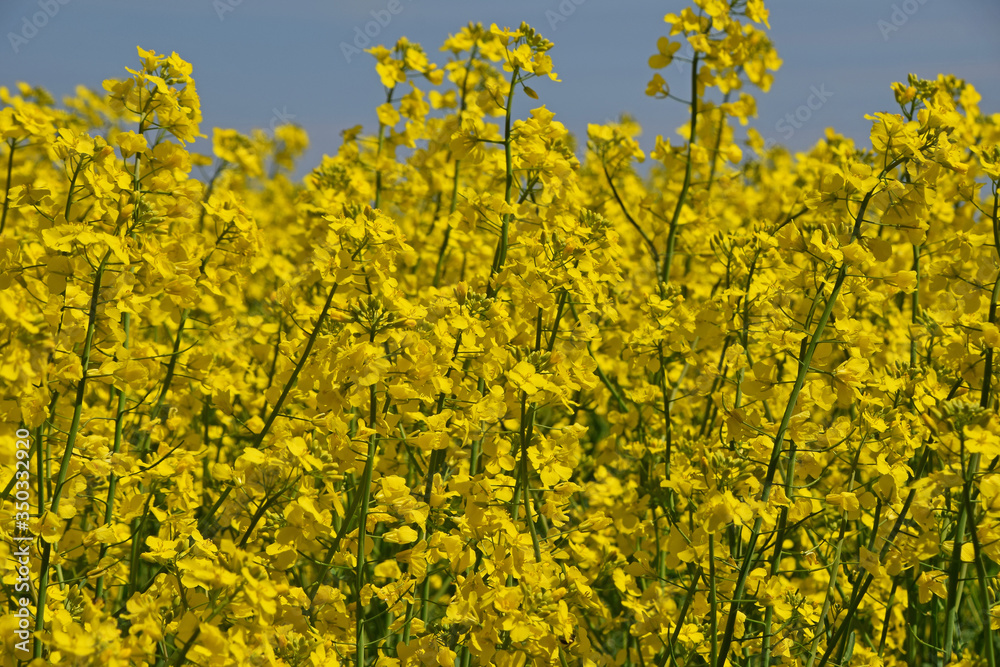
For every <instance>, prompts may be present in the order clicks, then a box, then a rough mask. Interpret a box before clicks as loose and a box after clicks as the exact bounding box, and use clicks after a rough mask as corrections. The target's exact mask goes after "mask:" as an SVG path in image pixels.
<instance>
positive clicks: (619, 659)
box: [0, 0, 1000, 667]
mask: <svg viewBox="0 0 1000 667" xmlns="http://www.w3.org/2000/svg"><path fill="white" fill-rule="evenodd" d="M695 5H696V6H695V7H694V8H684V9H682V10H680V11H679V13H677V14H669V15H667V17H666V22H667V23H669V24H670V29H669V33H670V35H669V36H664V37H661V38H660V39H659V40H658V41H657V43H656V54H655V55H653V56H652V58H650V59H649V63H648V64H649V66H650V67H652V68H654V69H663V68H664V67H666V66H667V65H668V64H670V63H671V62H672V60H673V59H674V58H675V57H681V56H680V55H678V54H679V53H681V47H682V45H683V44H684V43H685V42H686V44H687V45H688V46H689V47H690V49H685V50H684V52H685V53H692V54H693V55H692V56H691V59H692V60H693V61H694V62H693V64H694V65H695V67H692V68H691V69H692V72H691V78H690V80H689V81H687V82H680V84H681V85H679V86H675V88H677V89H683V90H690V91H691V93H692V94H693V95H694V98H693V99H691V100H688V102H689V109H690V117H689V120H688V122H686V123H685V125H684V126H682V127H681V128H679V130H678V137H679V138H675V139H674V140H670V139H666V138H664V137H657V138H656V140H655V142H654V147H653V148H652V150H651V151H650V152H649V154H648V158H649V159H650V160H652V161H653V162H654V168H653V169H652V170H651V173H650V175H649V176H648V177H645V178H643V177H640V175H639V174H638V173H637V172H636V170H635V164H636V163H637V162H641V161H644V160H645V159H646V158H647V154H646V152H645V151H644V150H643V149H642V147H641V146H640V144H639V141H638V139H637V137H638V136H639V133H640V128H639V126H638V124H637V123H635V122H634V121H633V120H632V119H631V118H629V117H623V118H621V119H620V120H619V121H618V122H614V123H606V124H603V125H596V124H594V125H590V126H588V134H587V137H586V142H585V143H583V142H581V144H580V145H579V150H577V148H578V145H577V142H576V139H575V138H574V137H572V136H571V135H570V134H569V133H568V131H567V130H566V128H565V126H564V125H563V124H562V123H561V122H559V121H558V120H556V118H557V115H556V112H555V111H553V110H550V109H549V108H548V106H547V105H545V104H543V103H541V102H535V101H532V102H531V103H530V104H528V105H527V106H524V104H522V103H523V102H526V100H524V99H523V98H522V97H521V95H522V94H524V95H525V96H526V97H528V98H532V99H534V98H537V96H538V94H537V93H536V92H535V91H534V90H533V89H531V88H530V87H529V86H528V85H527V83H528V82H529V81H530V80H531V79H532V78H534V77H538V76H547V77H549V78H551V79H553V80H558V79H557V76H556V74H555V73H554V71H553V61H552V58H551V56H550V54H549V51H550V50H551V48H552V43H551V42H549V41H548V40H547V39H545V38H544V37H542V36H541V35H540V34H538V32H537V31H535V30H534V29H533V28H531V26H528V25H527V24H522V25H521V26H519V27H518V28H517V29H509V28H499V27H497V26H495V25H493V26H491V27H489V28H484V27H483V26H482V25H469V26H467V27H465V28H463V29H462V30H460V31H459V32H458V33H457V34H455V35H453V36H452V37H450V38H449V39H448V40H447V41H446V42H445V45H444V47H443V48H442V51H443V52H444V54H445V56H446V57H447V58H448V62H447V63H445V64H444V65H442V66H439V65H437V64H436V63H434V62H432V61H431V57H430V56H429V55H428V53H427V52H425V51H424V50H423V49H422V48H421V47H420V46H419V45H417V44H413V43H411V42H409V41H408V40H406V39H405V38H404V39H401V40H400V41H399V42H397V43H396V44H395V45H393V46H392V47H391V48H389V47H384V46H378V47H374V48H372V49H370V50H369V53H370V54H371V55H372V56H373V58H374V60H375V69H376V75H377V76H378V77H379V78H380V80H381V81H382V83H383V85H384V86H385V88H386V97H385V99H384V100H378V101H376V103H375V104H373V107H374V108H375V113H374V115H373V123H372V128H373V132H372V133H371V134H367V133H365V132H364V129H363V128H362V127H360V126H359V127H355V128H352V129H350V130H346V131H345V132H344V133H343V143H342V145H341V146H340V147H339V149H338V150H337V151H336V153H335V154H333V155H328V156H324V158H323V159H322V161H321V163H320V164H319V165H318V166H317V167H316V168H315V169H314V170H313V171H312V172H311V173H310V174H309V175H308V176H307V177H306V178H305V179H304V181H303V182H302V183H295V182H292V180H291V179H290V178H289V177H288V172H289V171H290V170H291V169H292V168H293V166H294V160H295V159H296V158H297V157H298V156H299V155H301V153H302V152H303V151H304V150H305V149H306V147H307V146H308V136H307V135H306V133H305V132H304V131H303V130H302V129H301V128H298V127H295V126H292V125H285V126H281V127H277V128H273V134H272V135H269V134H267V133H264V132H262V131H257V132H253V133H251V134H250V135H249V136H247V135H243V134H240V133H238V132H235V131H233V130H225V129H215V130H213V133H212V151H211V153H212V155H211V156H208V155H196V154H192V153H191V152H190V151H189V149H188V148H187V146H186V144H187V143H188V142H190V141H192V140H193V139H194V138H196V137H199V136H202V135H201V129H200V127H199V124H200V120H201V113H200V106H199V102H198V96H197V92H196V90H195V84H194V80H193V78H192V74H193V68H192V66H191V65H190V64H189V63H186V62H184V61H183V60H181V58H180V57H179V56H177V54H173V55H171V56H165V55H158V54H156V53H155V52H152V51H146V50H143V49H139V59H140V62H141V64H140V66H139V67H138V69H135V70H132V69H129V70H128V72H129V74H130V76H129V77H128V78H126V79H123V80H120V81H107V82H105V84H104V89H105V91H106V92H107V93H108V94H107V96H106V97H104V98H102V97H100V96H99V95H97V94H95V93H93V92H90V91H86V90H82V89H81V90H79V91H78V94H77V96H76V97H75V98H73V99H71V100H68V101H67V103H66V105H65V108H58V107H56V106H55V105H54V104H53V100H52V99H51V98H50V97H49V96H48V95H47V93H45V92H44V91H41V90H39V89H33V88H31V87H29V86H27V85H24V86H20V87H19V88H18V90H17V91H16V92H12V91H9V90H7V89H0V102H2V104H3V106H2V108H0V138H2V140H3V143H2V145H3V148H2V150H0V164H3V165H9V167H8V168H7V169H6V170H5V171H0V174H2V178H3V182H4V199H3V204H2V206H3V208H2V213H0V215H2V216H3V217H2V223H0V268H2V272H0V311H2V312H3V314H4V318H3V321H2V323H0V345H3V346H4V356H3V359H2V360H0V382H2V384H0V387H2V391H3V393H2V395H0V417H2V419H3V420H4V422H5V424H7V425H8V426H9V427H10V428H9V429H8V430H9V431H10V432H12V433H16V435H17V438H18V440H19V441H23V442H24V443H25V444H24V445H20V444H19V445H17V447H10V448H5V449H4V450H3V452H2V453H0V458H2V459H3V463H4V465H5V470H11V471H13V472H14V475H13V476H12V477H11V479H10V483H9V484H8V485H7V486H6V490H5V491H4V495H3V506H2V508H0V515H2V516H3V517H4V518H5V519H6V520H5V521H4V522H2V525H0V533H2V534H3V535H2V536H3V538H4V539H3V540H0V543H2V546H0V552H2V555H3V556H4V557H6V558H8V559H12V560H13V561H14V562H17V561H16V557H17V556H16V553H15V549H17V548H18V547H17V546H16V545H18V544H21V542H18V541H16V540H14V539H12V537H13V536H14V528H13V526H15V525H16V523H15V518H14V517H15V516H16V515H18V513H21V512H24V510H23V509H21V508H20V506H19V503H21V502H24V501H22V500H21V498H22V496H23V495H24V493H26V492H27V493H28V495H29V497H30V499H31V503H30V507H31V512H30V516H28V517H27V519H28V520H27V521H26V523H27V529H28V530H30V531H31V533H32V534H33V535H35V536H36V539H34V541H33V542H32V548H33V553H34V554H35V556H34V557H33V560H32V561H31V565H30V566H29V570H30V577H28V579H30V581H31V582H32V584H31V587H29V588H28V589H27V590H28V592H27V593H25V591H23V590H22V589H21V588H17V587H18V586H20V585H22V584H21V582H22V580H26V579H25V577H24V576H22V575H20V574H19V573H18V571H17V570H16V569H8V570H5V572H4V574H3V581H2V583H3V589H4V592H5V594H6V595H7V596H8V597H7V598H6V599H7V600H8V602H11V604H10V605H9V606H10V607H11V608H13V607H14V606H15V605H16V604H18V603H17V602H16V601H17V598H18V597H19V596H20V595H21V594H22V593H25V594H30V596H31V603H32V604H33V605H34V604H36V603H37V604H38V611H39V614H38V617H37V618H38V619H39V620H38V621H37V622H38V627H39V633H38V637H39V639H40V641H39V643H38V644H37V651H38V654H37V656H38V658H39V661H38V662H37V663H36V664H41V662H42V661H48V662H52V663H66V664H80V665H83V664H97V663H101V664H104V663H107V664H114V665H117V664H121V665H125V664H153V663H160V664H188V663H190V664H213V665H250V664H259V663H263V662H267V663H268V664H274V665H327V664H330V665H338V664H342V663H343V664H351V663H360V664H362V665H387V666H390V665H391V666H396V665H399V666H402V665H417V664H420V665H442V666H448V667H451V666H453V665H461V667H467V666H469V665H489V664H496V665H511V666H516V665H526V664H539V665H543V664H544V665H566V666H567V667H568V666H569V665H588V666H589V665H607V666H611V665H625V664H628V665H666V664H671V665H692V666H693V665H704V664H706V663H710V664H711V665H712V667H725V665H726V664H730V665H737V664H738V665H750V664H761V665H764V666H765V667H766V666H767V665H769V664H773V665H777V664H788V665H808V666H810V667H825V666H826V665H830V664H869V663H871V664H882V665H905V664H922V663H925V662H926V663H934V664H938V663H942V664H944V663H956V664H957V663H961V664H970V665H971V664H987V661H986V660H985V657H983V656H985V655H986V653H987V652H988V651H989V650H994V651H995V650H996V648H997V647H996V643H995V640H994V638H993V637H992V635H990V634H989V631H988V630H987V629H988V628H993V629H996V628H997V627H998V623H1000V621H998V618H1000V617H998V612H997V601H996V591H997V587H998V579H997V563H998V562H1000V475H998V473H997V470H996V465H997V457H998V456H1000V438H998V436H997V433H998V432H1000V422H998V418H997V413H996V406H997V400H998V398H997V394H998V385H1000V382H998V381H997V367H998V366H1000V361H998V360H997V359H996V348H997V347H998V346H1000V333H998V332H1000V329H998V326H1000V321H998V307H1000V287H998V285H1000V282H998V279H1000V276H998V273H1000V256H998V254H997V248H998V246H1000V223H998V219H997V210H998V209H997V202H998V197H1000V195H998V194H997V188H998V181H1000V168H998V164H1000V148H998V142H1000V132H998V131H997V124H996V122H995V118H991V117H987V116H984V115H983V114H982V113H980V111H979V110H978V107H977V104H978V102H979V101H980V97H979V95H978V93H976V91H975V90H974V89H973V88H972V87H971V86H969V85H967V84H965V83H964V82H962V81H959V80H957V79H955V78H954V77H948V76H941V77H939V78H938V79H936V80H932V81H928V80H921V79H918V78H916V77H912V76H911V77H910V79H909V80H908V81H907V82H906V83H905V84H903V83H899V84H896V85H895V86H893V90H894V92H895V93H896V99H897V102H898V103H899V105H900V109H899V113H886V112H880V113H876V114H873V115H872V116H870V117H869V119H870V120H871V121H872V130H871V142H872V149H871V150H870V151H859V150H857V149H856V147H855V146H854V144H853V142H852V141H851V140H849V139H847V138H845V137H842V136H840V135H837V134H836V133H834V132H833V131H832V130H830V131H828V132H827V133H826V135H825V137H824V138H823V139H821V140H820V141H819V142H818V143H817V144H816V145H815V146H814V147H813V149H811V150H810V151H808V152H806V153H804V154H802V155H800V156H799V157H797V158H795V159H793V158H792V157H791V156H790V155H788V153H787V152H785V151H784V150H782V149H771V150H765V147H764V146H763V141H762V140H761V138H760V135H759V133H756V132H755V131H754V130H753V129H751V130H750V139H749V141H748V142H747V146H748V147H750V148H753V149H754V151H755V152H756V153H757V154H758V158H757V159H753V160H745V161H743V157H744V151H743V149H742V147H741V146H740V145H739V144H738V143H737V142H736V141H735V139H734V128H733V125H734V121H733V119H736V120H737V121H739V122H740V123H748V122H749V119H750V118H752V117H753V116H754V115H755V110H756V102H755V100H754V98H753V97H752V96H751V95H750V94H749V93H747V92H746V91H745V90H744V86H745V84H747V83H752V84H754V85H755V86H757V87H758V88H760V89H761V90H764V91H766V90H767V88H768V87H769V85H770V82H771V80H772V76H773V75H772V72H773V71H774V70H776V69H777V68H778V67H779V66H780V64H781V63H780V59H779V58H778V56H777V54H776V52H775V51H774V48H773V47H772V45H771V44H770V42H769V41H768V39H767V36H766V34H765V33H764V32H762V31H761V30H760V29H759V28H758V27H757V25H760V24H762V25H765V26H766V25H767V24H768V20H769V16H768V11H767V9H766V8H765V7H764V4H763V2H761V1H760V0H748V1H747V2H744V3H735V4H734V3H728V2H723V1H721V0H698V1H697V2H696V3H695ZM713 87H714V88H718V89H719V91H721V93H722V95H723V96H726V99H725V101H723V102H721V103H713V102H711V101H710V100H709V98H711V97H712V95H711V94H710V92H709V91H708V89H709V88H713ZM646 92H647V94H649V95H651V96H655V97H661V98H665V97H673V95H672V94H671V93H670V88H669V87H668V85H667V80H666V79H665V78H664V75H662V74H659V73H655V74H654V75H653V79H652V81H651V82H650V85H649V87H648V88H647V91H646ZM401 147H403V148H405V149H406V150H405V151H403V150H397V149H400V148H401ZM404 156H405V157H404ZM741 161H743V162H742V164H741ZM195 166H198V167H209V168H208V169H206V170H205V171H204V174H205V175H204V177H203V180H198V179H196V178H194V177H192V173H191V172H192V168H193V167H195ZM19 429H20V430H19ZM25 434H26V435H25ZM18 452H24V454H21V453H18ZM25 466H27V467H28V468H27V470H25ZM22 472H25V473H30V475H28V474H26V475H24V476H23V477H24V479H27V478H28V477H30V478H31V480H33V481H31V483H30V484H29V483H28V482H27V481H23V480H22V476H19V475H20V474H21V473H22ZM39 482H41V483H40V484H39ZM19 494H20V495H19ZM20 520H21V519H17V521H20ZM18 530H21V529H20V528H19V529H18ZM12 545H14V546H12ZM32 609H34V607H32ZM12 621H13V622H12ZM34 622H35V621H34V620H32V624H33V623H34ZM18 623H19V621H18V619H17V618H15V617H14V616H12V615H10V614H9V613H8V615H6V616H4V617H2V618H0V630H3V632H4V633H5V635H4V642H3V644H2V645H0V660H2V661H3V664H14V661H15V659H18V658H30V657H31V656H30V655H28V656H26V655H24V653H23V652H19V650H18V647H17V645H16V643H15V642H12V641H10V638H11V637H14V636H15V635H14V631H15V629H16V627H19V626H18ZM32 629H34V625H32ZM29 644H30V642H29ZM946 651H950V654H948V655H945V652H946ZM980 658H982V659H980ZM976 660H980V662H979V663H976V662H975V661H976ZM914 661H915V662H914Z"/></svg>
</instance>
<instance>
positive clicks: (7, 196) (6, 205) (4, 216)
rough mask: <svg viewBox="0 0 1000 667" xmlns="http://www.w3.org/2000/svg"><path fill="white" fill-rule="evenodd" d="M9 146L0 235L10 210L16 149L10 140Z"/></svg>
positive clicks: (0, 214)
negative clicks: (11, 180) (11, 181)
mask: <svg viewBox="0 0 1000 667" xmlns="http://www.w3.org/2000/svg"><path fill="white" fill-rule="evenodd" d="M9 145H10V152H8V153H7V180H6V181H5V182H4V192H3V212H2V213H0V234H3V230H4V227H5V226H6V225H7V210H8V209H9V208H10V179H11V176H12V175H13V173H14V149H15V148H17V142H16V141H14V140H13V139H11V140H10V144H9Z"/></svg>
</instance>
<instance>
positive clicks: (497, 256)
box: [486, 65, 521, 299]
mask: <svg viewBox="0 0 1000 667" xmlns="http://www.w3.org/2000/svg"><path fill="white" fill-rule="evenodd" d="M520 71H521V70H520V68H519V67H518V66H517V65H515V66H514V71H513V72H512V73H511V75H510V88H509V90H508V91H507V110H506V116H505V119H504V130H503V148H504V164H505V172H506V178H505V185H504V195H503V200H504V202H505V203H506V204H507V205H508V206H509V205H510V192H511V189H512V188H513V186H514V159H513V154H512V153H513V151H512V148H511V143H512V142H511V136H510V124H511V111H512V110H513V106H514V86H515V85H516V84H517V75H518V73H519V72H520ZM509 242H510V213H504V214H503V218H502V222H501V226H500V240H499V242H498V243H497V248H496V251H495V252H494V255H493V266H491V267H490V280H489V286H488V287H487V288H486V298H488V299H492V298H493V297H495V296H496V294H497V292H498V291H499V289H500V288H499V286H497V284H496V283H494V282H493V278H494V276H496V274H498V273H499V272H500V270H501V269H502V268H503V265H504V263H505V262H506V261H507V246H508V244H509Z"/></svg>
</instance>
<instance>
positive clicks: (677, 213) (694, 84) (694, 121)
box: [660, 53, 700, 284]
mask: <svg viewBox="0 0 1000 667" xmlns="http://www.w3.org/2000/svg"><path fill="white" fill-rule="evenodd" d="M699 55H700V54H698V53H695V54H694V61H693V62H692V63H691V133H690V135H689V137H688V147H687V166H686V167H685V168H684V183H683V184H682V185H681V193H680V194H679V195H678V196H677V205H676V206H674V214H673V215H672V216H671V218H670V229H669V231H668V232H667V251H666V253H665V255H664V258H663V273H662V275H661V277H660V281H661V282H663V283H664V284H666V283H668V282H670V265H671V263H673V261H674V245H675V244H676V243H677V228H678V227H679V221H680V217H681V209H683V208H684V204H685V202H686V201H687V195H688V188H690V187H691V171H692V164H691V151H692V149H693V148H694V139H695V131H696V130H697V128H698V56H699Z"/></svg>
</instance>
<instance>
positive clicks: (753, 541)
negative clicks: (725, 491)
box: [716, 159, 902, 667]
mask: <svg viewBox="0 0 1000 667" xmlns="http://www.w3.org/2000/svg"><path fill="white" fill-rule="evenodd" d="M900 162H902V159H900V160H896V161H894V162H892V163H891V164H890V165H889V166H887V167H886V168H885V170H883V172H882V175H885V173H887V172H888V171H890V170H891V169H894V168H895V167H896V166H897V165H898V164H899V163H900ZM874 195H875V189H872V190H870V191H869V192H868V193H867V194H866V195H865V197H864V199H863V200H862V202H861V208H860V210H859V211H858V214H857V217H856V218H855V221H854V229H853V230H852V232H851V240H852V241H855V240H857V239H858V238H859V237H860V235H861V225H862V223H863V222H864V218H865V211H867V210H868V204H869V202H871V199H872V197H873V196H874ZM846 278H847V263H846V262H845V263H843V264H841V265H840V270H839V271H838V272H837V279H836V282H835V283H834V285H833V289H832V290H831V292H830V297H829V298H828V299H827V302H826V307H825V308H824V309H823V313H822V315H820V318H819V322H817V323H816V329H815V330H814V331H813V335H812V336H811V337H810V339H809V344H808V345H807V347H806V352H805V355H804V357H803V358H802V363H800V364H799V370H798V374H797V375H796V378H795V384H794V386H793V387H792V391H791V394H790V395H789V398H788V404H787V405H786V406H785V412H784V415H783V416H782V418H781V424H780V425H779V426H778V431H777V433H776V434H775V436H774V446H773V448H772V450H771V460H770V462H769V463H768V468H767V473H766V475H765V478H764V483H763V484H762V491H761V499H762V501H763V502H767V500H768V498H769V497H770V495H771V485H772V483H773V481H774V476H775V473H776V472H777V469H778V463H779V461H780V459H781V452H782V449H783V446H784V441H785V434H786V433H787V432H788V427H789V425H790V424H791V421H792V415H793V414H794V413H795V407H796V404H797V403H798V399H799V394H800V393H801V392H802V387H803V386H804V385H805V381H806V375H808V373H809V367H810V364H811V363H812V358H813V355H814V354H815V352H816V348H817V347H818V346H819V343H820V341H821V340H822V337H823V332H824V331H825V329H826V325H827V322H829V320H830V316H831V315H832V314H833V308H834V306H835V305H836V303H837V297H838V296H839V294H840V289H841V287H842V286H843V284H844V280H845V279H846ZM761 523H762V519H761V517H759V516H758V517H757V519H756V520H755V521H754V524H753V528H752V530H751V531H750V541H749V544H748V545H747V550H746V554H745V556H744V558H743V564H742V566H741V567H740V572H739V576H738V578H737V580H736V589H735V591H734V593H733V602H732V604H731V606H730V608H729V616H728V618H727V619H726V630H725V633H724V634H723V637H722V647H721V649H720V653H719V660H718V662H717V663H716V664H717V667H725V661H726V658H727V656H728V655H729V647H730V646H731V644H732V640H733V631H734V630H735V628H736V614H737V612H739V609H740V606H741V605H742V600H743V593H744V589H745V586H746V580H747V577H748V576H749V574H750V567H751V565H752V564H753V561H754V557H755V553H754V549H755V547H756V545H757V539H758V538H759V536H760V528H761Z"/></svg>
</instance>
